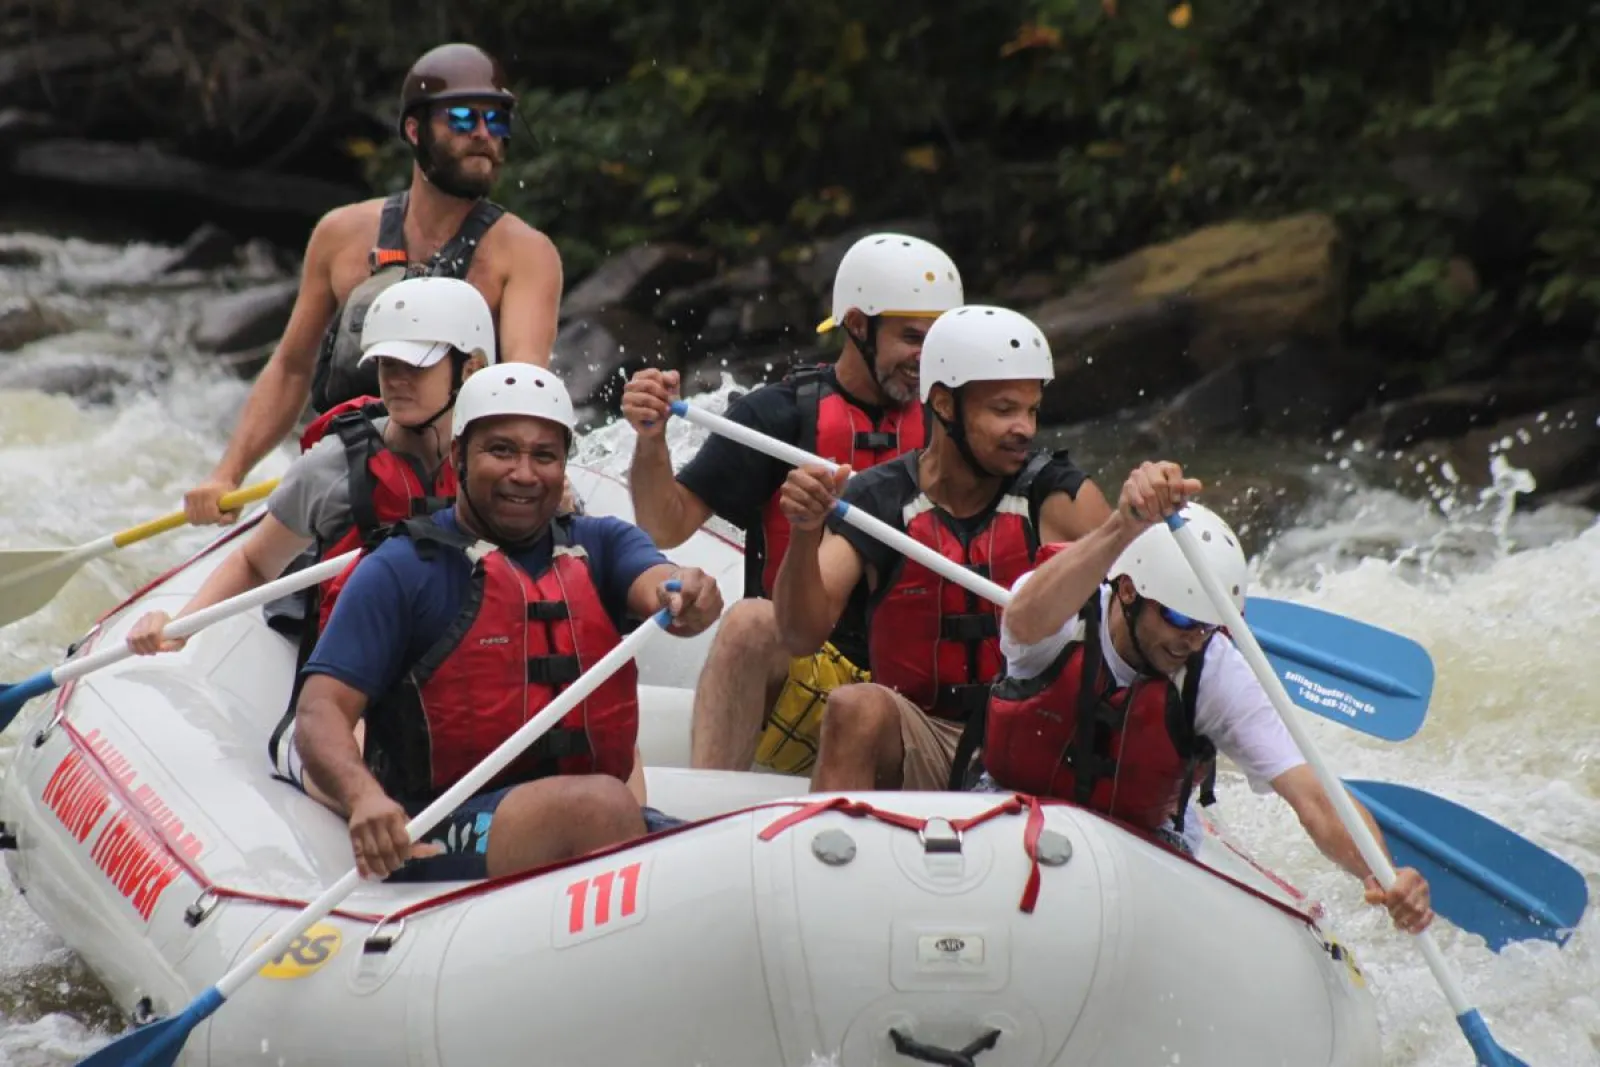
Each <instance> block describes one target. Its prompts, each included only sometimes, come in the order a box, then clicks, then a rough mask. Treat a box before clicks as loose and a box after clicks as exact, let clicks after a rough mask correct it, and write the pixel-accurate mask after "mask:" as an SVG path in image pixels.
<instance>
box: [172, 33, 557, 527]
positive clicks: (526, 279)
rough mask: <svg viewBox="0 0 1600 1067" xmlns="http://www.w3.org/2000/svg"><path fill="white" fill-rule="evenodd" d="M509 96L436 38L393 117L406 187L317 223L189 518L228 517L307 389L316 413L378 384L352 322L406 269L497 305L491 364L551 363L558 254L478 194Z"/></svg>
mask: <svg viewBox="0 0 1600 1067" xmlns="http://www.w3.org/2000/svg"><path fill="white" fill-rule="evenodd" d="M515 105H516V97H515V96H514V95H513V94H512V92H511V91H510V89H509V88H508V86H507V82H506V77H505V73H504V71H503V70H502V69H501V67H500V64H499V62H498V61H497V60H496V59H495V58H494V57H493V56H491V55H489V53H487V52H485V51H484V50H482V49H481V48H478V47H476V46H474V45H470V44H446V45H441V46H439V47H438V48H435V49H433V50H432V51H429V52H427V53H425V54H424V55H423V56H421V57H420V58H419V59H417V61H416V62H415V63H413V64H412V66H411V69H410V71H408V72H407V74H406V77H405V82H404V83H403V86H402V88H401V92H400V113H399V116H398V119H399V133H400V136H401V137H403V138H404V139H405V140H406V143H407V144H409V145H410V146H411V150H412V154H413V155H414V156H415V162H414V164H413V166H412V168H411V185H410V187H409V188H408V189H407V190H406V191H405V192H402V193H396V194H394V195H393V196H390V197H387V198H379V199H373V200H366V201H363V202H361V203H359V204H350V205H348V206H345V207H341V208H336V209H334V210H333V211H330V212H328V214H327V215H325V216H323V217H322V219H321V221H319V222H318V223H317V226H316V229H315V230H313V231H312V234H311V240H310V241H309V243H308V244H307V246H306V254H305V262H304V266H303V267H302V269H301V275H300V292H299V295H298V296H297V297H296V299H295V305H294V311H293V313H292V314H291V315H290V317H289V325H288V326H287V327H286V328H285V330H284V333H283V337H282V339H280V340H279V342H278V347H277V349H276V350H275V351H274V352H273V353H272V358H271V359H270V360H268V362H267V365H266V367H265V368H263V370H262V372H261V375H260V376H259V377H258V378H257V379H256V382H255V384H254V386H252V387H251V390H250V397H249V399H248V400H247V401H246V402H245V406H244V410H243V412H241V414H240V416H239V422H238V425H237V427H236V428H235V429H234V431H233V438H232V440H231V441H229V443H228V448H227V450H226V452H225V453H224V455H223V457H222V459H221V461H220V462H218V464H217V465H216V467H215V469H213V470H212V472H211V474H210V476H208V477H207V478H206V480H205V481H204V482H202V483H201V484H200V485H197V486H195V487H194V488H193V489H191V490H189V492H188V493H187V494H186V495H185V497H184V510H185V511H186V512H187V513H188V516H189V521H190V522H194V523H218V522H230V521H232V520H233V519H234V518H235V517H236V513H233V514H228V515H224V514H222V513H221V512H220V511H219V510H218V508H217V501H218V500H219V499H220V498H221V497H222V495H223V494H224V493H227V492H229V491H231V490H233V489H236V488H238V486H239V483H240V482H241V481H242V480H243V479H244V477H245V475H247V474H248V473H249V472H250V470H251V468H252V467H254V466H255V465H256V464H257V463H258V462H260V460H261V458H262V457H263V456H265V455H266V454H267V452H269V451H270V450H271V449H273V448H274V447H276V446H277V444H278V443H279V442H280V441H282V440H283V438H284V437H285V435H287V434H288V433H289V431H290V430H291V429H292V428H293V426H294V423H295V420H296V419H297V418H298V417H299V415H300V412H301V411H302V410H303V409H304V408H305V405H306V399H307V398H308V397H309V398H310V400H311V402H312V406H313V407H314V408H315V409H316V410H317V411H318V412H323V411H326V410H328V409H329V408H331V407H334V406H335V405H337V404H340V403H342V402H344V401H347V400H351V399H353V398H355V397H359V396H376V395H377V391H378V388H377V382H376V380H375V378H374V377H373V372H372V369H371V365H370V364H368V365H367V366H364V367H363V366H358V362H359V360H360V356H361V345H360V341H361V325H362V321H363V319H364V318H365V316H366V309H367V308H368V307H369V306H370V305H371V304H372V301H373V299H374V298H375V297H376V296H377V295H378V293H380V292H381V291H383V290H384V289H386V288H388V287H389V286H390V285H392V284H394V283H395V282H397V281H399V280H400V279H402V278H406V277H415V276H418V275H441V276H445V277H451V278H464V279H465V280H466V281H468V282H470V283H471V284H472V285H473V286H475V287H476V288H477V289H478V290H479V291H480V292H481V293H482V294H483V296H484V299H485V300H487V301H488V302H489V307H490V309H491V310H492V311H493V312H494V317H495V325H496V332H497V344H498V348H499V351H500V358H501V361H502V362H513V363H518V362H520V363H534V364H538V365H540V366H548V365H549V363H550V350H551V347H552V345H553V344H554V342H555V335H556V320H557V316H558V312H559V305H560V303H561V284H562V278H561V257H560V255H559V254H558V253H557V252H556V248H555V245H554V244H552V243H551V241H550V239H549V238H548V237H546V236H545V235H544V234H543V233H541V232H539V231H538V230H536V229H534V228H533V227H531V226H529V225H528V224H527V223H525V222H523V221H522V220H521V219H519V218H517V217H516V216H515V215H513V214H510V213H508V212H507V211H506V210H505V209H504V208H502V207H500V206H499V205H498V204H495V203H492V202H490V201H489V200H488V199H487V196H488V194H489V191H490V190H491V189H492V188H493V187H494V183H495V180H496V179H497V178H498V177H499V175H500V169H501V167H502V166H503V165H504V163H505V158H506V146H507V144H508V143H509V141H510V138H511V113H512V109H513V108H514V107H515Z"/></svg>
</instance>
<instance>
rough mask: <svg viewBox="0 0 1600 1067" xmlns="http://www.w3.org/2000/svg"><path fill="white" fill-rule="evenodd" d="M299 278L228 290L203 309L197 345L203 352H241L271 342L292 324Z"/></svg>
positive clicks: (197, 329) (195, 342) (196, 328)
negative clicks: (291, 314)
mask: <svg viewBox="0 0 1600 1067" xmlns="http://www.w3.org/2000/svg"><path fill="white" fill-rule="evenodd" d="M299 291H300V283H299V282H298V281H284V282H276V283H274V284H272V285H259V286H256V287H254V288H251V289H245V290H242V291H240V292H237V293H229V294H228V295H227V296H224V297H219V298H217V299H216V300H213V301H211V302H210V303H209V304H207V305H205V307H203V308H201V310H200V319H199V321H198V322H197V323H196V324H195V329H194V336H193V338H192V340H193V342H194V346H195V347H196V348H198V349H199V350H200V351H202V352H240V351H243V350H245V349H249V348H257V347H259V346H261V345H266V344H270V343H272V342H273V341H275V340H277V338H278V337H279V336H280V335H282V333H283V328H284V327H285V326H287V325H289V313H290V312H291V311H293V310H294V301H295V296H296V294H298V293H299Z"/></svg>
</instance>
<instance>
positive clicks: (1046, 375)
mask: <svg viewBox="0 0 1600 1067" xmlns="http://www.w3.org/2000/svg"><path fill="white" fill-rule="evenodd" d="M1054 377H1055V367H1054V361H1053V359H1052V357H1051V355H1050V345H1049V344H1048V342H1046V341H1045V338H1044V334H1043V333H1041V332H1040V330H1039V328H1038V327H1037V326H1035V325H1034V324H1033V323H1032V322H1030V321H1029V320H1028V319H1027V318H1025V317H1024V316H1022V315H1019V314H1017V313H1016V312H1014V311H1007V310H1005V309H1004V308H996V307H982V306H968V307H962V308H957V309H955V310H954V311H947V312H945V313H944V314H943V315H941V316H939V320H938V321H937V322H935V323H934V324H933V328H932V329H930V330H929V331H928V336H927V339H926V340H925V341H924V342H923V346H922V377H921V385H922V399H923V401H924V402H925V403H926V404H927V405H928V409H929V411H930V412H931V413H932V415H933V419H934V425H933V426H932V427H931V429H930V434H929V440H928V446H927V447H926V448H924V449H919V450H917V451H915V452H908V453H907V454H906V455H904V456H902V457H900V458H899V459H897V460H894V461H893V462H890V463H885V464H882V465H880V466H877V467H874V468H873V469H872V470H870V471H867V472H866V473H864V474H859V475H856V476H854V477H851V476H850V471H849V469H848V468H841V469H839V470H838V471H837V472H835V473H830V472H829V471H828V470H827V469H826V468H822V467H812V468H796V469H794V470H792V471H790V472H789V476H788V478H787V480H786V481H785V482H784V484H783V490H782V495H781V501H780V505H781V507H782V509H783V514H784V515H785V516H786V517H787V518H788V520H789V523H790V525H791V526H792V528H793V532H792V534H791V537H790V541H789V551H788V553H787V554H786V555H785V556H784V557H783V565H782V566H781V567H779V568H778V579H777V583H776V585H775V587H774V589H773V593H772V602H773V608H774V611H775V613H776V615H777V620H778V631H779V633H781V634H782V635H783V639H784V642H785V644H786V645H787V651H788V653H789V654H790V655H793V656H801V655H806V654H808V653H810V652H812V651H815V649H816V648H817V646H818V645H820V644H821V643H822V642H823V641H824V640H825V639H826V638H827V636H828V633H829V631H830V630H832V628H833V627H834V625H835V624H836V622H837V620H838V619H839V616H840V614H841V613H842V612H843V611H845V610H846V604H847V603H848V602H849V601H850V600H852V599H854V598H855V597H856V596H858V595H859V590H860V589H861V588H862V587H863V586H865V588H866V590H867V598H866V622H867V667H868V669H869V670H870V671H871V672H872V681H871V682H869V683H863V684H856V685H847V686H842V687H840V688H838V689H835V690H834V691H833V692H832V693H831V694H830V695H829V697H828V714H827V715H826V716H825V717H824V718H823V721H822V744H821V747H820V749H819V751H818V753H817V763H816V769H815V770H814V771H813V772H812V775H811V788H812V790H813V791H816V792H827V791H833V790H849V789H901V788H904V789H918V790H930V789H944V788H946V787H947V786H948V784H949V782H950V778H951V769H952V767H953V766H954V764H955V759H956V752H957V749H958V746H959V743H960V741H961V737H962V733H963V730H964V728H965V724H966V723H967V722H968V720H969V719H971V720H974V721H979V719H980V716H981V710H982V708H983V706H984V704H985V703H986V702H987V700H988V696H989V687H990V685H991V684H992V683H993V682H994V680H995V679H996V678H997V677H999V676H1000V673H1001V671H1002V669H1003V667H1004V665H1005V662H1004V659H1003V657H1002V655H1001V650H1000V627H999V612H1000V609H999V607H998V606H996V605H994V604H991V603H990V602H988V601H987V600H983V599H981V598H980V597H978V596H976V595H975V594H973V593H969V592H968V591H967V590H965V589H963V588H961V587H960V586H958V585H956V584H955V583H953V582H949V581H946V580H945V579H943V578H941V577H939V576H938V575H937V574H935V573H933V572H932V571H930V570H928V569H927V568H926V567H924V566H923V565H922V564H920V563H916V562H913V561H911V560H909V559H906V558H905V557H904V556H901V555H900V554H899V553H897V552H895V551H894V550H893V549H892V548H889V547H887V546H886V545H884V544H882V543H881V542H879V541H877V540H876V539H875V538H873V537H872V536H870V535H868V534H866V533H863V532H862V531H860V530H858V529H856V528H855V527H854V526H849V525H846V524H844V523H842V522H840V521H839V520H838V519H837V517H836V516H835V513H834V506H835V504H836V502H837V500H838V499H839V496H840V494H841V491H842V495H843V498H844V500H845V501H846V503H848V504H850V505H851V506H852V507H855V508H859V509H861V511H862V512H864V513H866V514H869V515H871V516H873V517H874V518H876V519H878V520H880V521H881V522H884V523H886V524H887V525H889V526H891V527H893V528H895V529H897V530H900V531H901V532H903V533H905V534H906V535H908V536H909V537H910V538H911V539H912V540H914V541H918V542H920V543H921V544H924V545H926V546H928V547H929V548H931V549H933V550H934V551H935V552H937V553H939V554H940V555H942V556H944V557H945V558H946V559H949V560H950V561H952V562H953V563H956V564H958V565H960V566H963V567H966V568H968V569H970V570H973V571H976V572H977V573H979V574H981V575H984V576H985V577H987V578H989V579H990V580H991V581H994V582H997V583H999V584H1000V585H1001V586H1003V587H1008V586H1010V585H1011V583H1012V582H1013V581H1015V580H1016V579H1017V577H1018V576H1020V575H1021V574H1023V573H1025V572H1027V571H1030V570H1032V569H1033V559H1034V555H1035V554H1036V553H1037V552H1038V550H1039V545H1040V543H1041V541H1049V542H1063V541H1075V540H1077V539H1078V538H1080V537H1084V536H1085V535H1087V534H1089V533H1090V532H1091V531H1093V530H1094V529H1095V528H1096V527H1098V526H1099V525H1100V524H1101V523H1102V522H1104V521H1105V519H1106V518H1107V517H1108V516H1109V515H1110V513H1111V508H1110V506H1109V505H1108V504H1107V503H1106V499H1105V497H1104V496H1103V495H1102V494H1101V492H1100V490H1099V489H1097V488H1096V487H1095V485H1094V483H1093V482H1090V481H1089V480H1088V478H1087V476H1086V475H1085V474H1084V473H1083V471H1081V470H1079V469H1078V468H1077V466H1076V465H1075V464H1074V463H1073V462H1072V461H1071V460H1070V459H1069V458H1068V457H1067V454H1066V453H1065V452H1064V451H1062V452H1050V451H1046V450H1044V449H1036V448H1034V447H1033V440H1034V435H1035V433H1036V432H1037V430H1038V418H1039V406H1040V403H1041V401H1042V400H1043V397H1044V386H1045V384H1046V383H1048V382H1049V381H1051V379H1053V378H1054ZM846 479H848V484H846ZM828 523H831V524H832V525H833V530H832V531H831V532H829V531H825V530H824V525H825V524H828Z"/></svg>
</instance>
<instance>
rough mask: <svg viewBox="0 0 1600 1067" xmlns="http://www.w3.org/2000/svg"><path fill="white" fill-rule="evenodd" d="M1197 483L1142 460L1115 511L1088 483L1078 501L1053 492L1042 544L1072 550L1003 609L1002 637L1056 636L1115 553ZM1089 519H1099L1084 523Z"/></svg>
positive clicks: (1171, 467) (1172, 468)
mask: <svg viewBox="0 0 1600 1067" xmlns="http://www.w3.org/2000/svg"><path fill="white" fill-rule="evenodd" d="M1200 488H1201V486H1200V483H1199V482H1198V481H1196V480H1195V479H1193V478H1185V477H1184V476H1183V471H1182V469H1181V468H1180V467H1178V465H1177V464H1175V463H1166V462H1160V463H1143V464H1141V465H1140V466H1139V467H1138V468H1137V469H1136V470H1134V471H1133V472H1132V473H1131V474H1129V475H1128V479H1127V481H1125V482H1124V483H1123V485H1122V493H1121V495H1120V496H1119V497H1118V499H1117V510H1116V511H1114V512H1113V511H1112V510H1111V508H1110V506H1109V505H1107V504H1106V498H1105V497H1104V496H1103V495H1101V493H1100V490H1099V489H1097V488H1095V486H1094V483H1093V482H1088V481H1086V482H1084V483H1083V485H1082V486H1080V487H1079V489H1078V497H1077V499H1076V500H1073V499H1072V498H1070V497H1068V496H1067V494H1066V493H1054V494H1052V495H1051V496H1050V498H1049V499H1048V500H1046V501H1045V502H1044V506H1043V507H1042V508H1040V509H1039V525H1040V526H1041V527H1042V530H1041V531H1040V532H1041V533H1042V534H1043V538H1044V540H1045V541H1047V542H1055V543H1059V542H1063V541H1071V542H1072V545H1071V547H1069V548H1067V549H1066V550H1065V551H1063V552H1061V553H1060V554H1059V555H1057V556H1056V557H1055V558H1054V559H1051V560H1050V561H1049V562H1047V563H1045V564H1044V565H1043V566H1042V567H1040V568H1039V569H1038V570H1037V571H1035V572H1034V573H1033V576H1032V577H1031V578H1029V579H1028V581H1027V583H1026V584H1025V585H1023V587H1022V588H1021V589H1019V590H1017V594H1016V596H1014V597H1013V598H1012V600H1011V603H1010V605H1009V606H1007V608H1006V609H1005V614H1004V620H1005V628H1006V632H1007V633H1008V634H1010V636H1011V638H1012V639H1013V640H1015V641H1016V642H1017V643H1018V644H1021V645H1032V644H1037V643H1039V642H1040V641H1043V640H1045V639H1046V638H1048V637H1050V636H1052V635H1053V634H1055V633H1057V632H1059V631H1060V629H1061V627H1062V626H1063V625H1064V624H1065V623H1066V621H1067V620H1068V619H1069V618H1071V617H1072V616H1074V615H1076V614H1077V613H1078V610H1079V609H1080V608H1082V607H1083V605H1084V603H1085V602H1086V601H1087V600H1088V599H1089V597H1090V596H1092V595H1093V594H1094V591H1095V588H1096V587H1097V586H1098V585H1099V584H1100V583H1101V582H1102V581H1104V580H1105V577H1106V572H1107V571H1109V570H1110V569H1111V567H1112V565H1113V564H1115V563H1116V562H1117V556H1119V555H1120V554H1121V553H1122V550H1123V549H1125V548H1127V547H1128V546H1129V545H1131V544H1132V543H1133V542H1134V541H1135V540H1136V539H1137V538H1138V537H1139V535H1140V534H1142V533H1144V531H1145V530H1147V529H1149V527H1150V525H1151V524H1152V523H1156V522H1160V521H1161V520H1162V518H1164V517H1165V516H1167V515H1170V514H1172V512H1173V511H1175V510H1177V508H1178V507H1180V506H1181V505H1182V504H1183V501H1184V500H1185V499H1186V498H1187V497H1188V496H1189V495H1191V494H1194V493H1198V492H1199V491H1200ZM1090 515H1098V516H1099V518H1097V519H1095V520H1094V521H1093V524H1092V525H1085V523H1086V522H1087V521H1088V517H1089V516H1090Z"/></svg>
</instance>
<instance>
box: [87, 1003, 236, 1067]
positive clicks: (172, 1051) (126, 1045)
mask: <svg viewBox="0 0 1600 1067" xmlns="http://www.w3.org/2000/svg"><path fill="white" fill-rule="evenodd" d="M222 1001H223V996H222V993H221V992H220V991H218V989H217V987H216V986H211V987H210V988H208V989H207V990H206V991H205V992H204V993H201V994H200V995H199V996H198V997H195V998H194V1000H193V1001H191V1002H190V1004H189V1006H188V1007H187V1008H184V1009H183V1011H182V1012H180V1013H179V1014H177V1015H174V1016H172V1017H170V1018H167V1019H157V1020H156V1021H155V1022H153V1023H149V1024H148V1025H145V1026H141V1027H139V1029H137V1030H134V1031H132V1032H130V1033H126V1034H123V1035H122V1036H121V1037H119V1038H117V1039H116V1040H115V1041H113V1042H111V1044H109V1045H107V1046H106V1047H105V1048H103V1049H101V1050H100V1051H98V1052H96V1053H94V1054H93V1055H90V1056H88V1057H86V1058H84V1059H81V1060H79V1061H78V1067H172V1065H173V1064H175V1063H177V1062H178V1054H179V1053H180V1052H182V1051H183V1043H184V1041H185V1040H187V1039H188V1037H189V1032H190V1031H191V1030H193V1029H194V1028H195V1027H196V1026H199V1025H200V1024H201V1023H202V1022H204V1021H205V1020H206V1018H207V1017H208V1016H210V1015H211V1013H212V1012H214V1011H216V1010H217V1009H218V1008H220V1007H221V1006H222Z"/></svg>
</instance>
